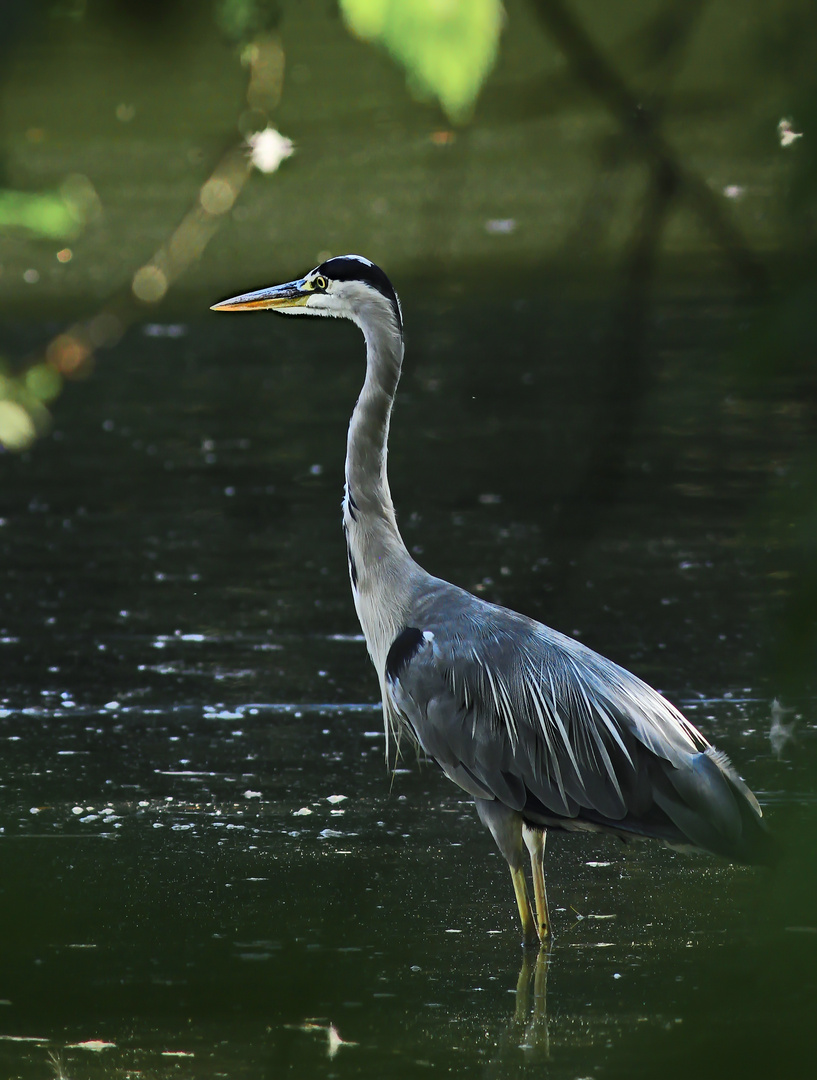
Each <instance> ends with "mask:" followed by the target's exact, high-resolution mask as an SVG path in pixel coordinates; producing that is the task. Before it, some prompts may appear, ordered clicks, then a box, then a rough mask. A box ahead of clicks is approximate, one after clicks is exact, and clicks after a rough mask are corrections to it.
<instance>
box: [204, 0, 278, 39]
mask: <svg viewBox="0 0 817 1080" xmlns="http://www.w3.org/2000/svg"><path fill="white" fill-rule="evenodd" d="M213 16H214V18H215V21H216V26H218V28H219V30H220V31H221V32H222V34H224V36H225V37H227V38H229V39H230V41H234V42H237V43H239V44H244V43H245V42H247V41H251V40H252V39H253V38H254V37H257V36H258V35H259V34H265V33H269V32H270V31H271V30H275V29H276V28H277V27H278V24H279V22H280V21H281V9H280V5H279V3H278V0H216V2H215V4H214V6H213Z"/></svg>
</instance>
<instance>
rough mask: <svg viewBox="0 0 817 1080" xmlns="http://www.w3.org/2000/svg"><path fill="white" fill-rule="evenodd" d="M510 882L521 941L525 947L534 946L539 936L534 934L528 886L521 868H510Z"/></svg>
mask: <svg viewBox="0 0 817 1080" xmlns="http://www.w3.org/2000/svg"><path fill="white" fill-rule="evenodd" d="M511 880H512V881H513V891H514V893H515V894H516V903H517V906H518V908H519V918H520V919H521V920H522V940H523V942H524V943H525V945H535V944H536V943H537V942H538V941H539V935H538V934H537V933H536V923H535V922H534V921H533V912H532V911H531V906H530V897H529V896H528V886H527V883H526V882H525V873H524V871H523V870H522V867H521V866H518V867H517V868H516V869H515V870H514V869H513V867H511Z"/></svg>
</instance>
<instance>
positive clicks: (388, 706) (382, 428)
mask: <svg viewBox="0 0 817 1080" xmlns="http://www.w3.org/2000/svg"><path fill="white" fill-rule="evenodd" d="M259 309H260V310H264V309H271V310H273V311H278V312H285V313H287V314H291V315H323V316H330V317H334V318H345V319H351V321H352V322H354V323H356V324H357V326H359V327H360V329H361V330H362V331H363V336H364V338H365V342H366V376H365V380H364V383H363V388H362V390H361V392H360V397H359V398H358V401H357V404H356V405H355V408H354V411H353V413H352V418H351V422H350V425H349V433H348V439H347V445H346V483H345V492H344V499H343V529H344V532H345V534H346V546H347V553H348V562H349V576H350V579H351V584H352V595H353V597H354V603H355V608H356V610H357V614H358V617H359V619H360V624H361V627H362V629H363V634H364V636H365V639H366V645H367V647H368V650H369V655H370V657H371V659H372V663H373V664H374V667H375V670H376V671H377V676H378V679H379V681H380V692H381V695H382V699H383V712H384V718H385V726H386V734H387V740H388V736H389V735H390V734H392V735H399V733H400V732H403V731H406V732H408V733H410V735H411V736H412V738H413V739H414V740H415V741H416V743H417V744H419V746H420V747H421V748H422V750H423V752H424V753H425V754H426V755H428V756H429V757H430V758H433V759H434V760H435V761H436V762H437V764H438V765H439V766H440V768H441V769H442V771H443V772H444V773H445V774H446V776H448V777H449V778H450V779H451V780H453V781H454V783H455V784H458V785H459V786H460V788H462V789H463V790H464V791H466V792H467V793H468V794H469V795H471V796H473V798H474V801H475V803H476V808H477V811H478V813H479V817H480V818H481V820H482V821H483V823H484V824H485V825H486V826H487V827H488V829H489V830H490V831H491V833H492V834H493V837H494V840H495V841H496V844H497V847H498V848H499V850H500V851H501V853H502V855H504V857H505V859H506V860H507V862H508V865H509V867H510V871H511V877H512V880H513V887H514V892H515V895H516V902H517V905H518V907H519V915H520V919H521V922H522V932H523V937H524V941H525V943H526V944H535V943H536V942H537V941H542V942H544V941H546V940H547V939H548V937H549V936H550V934H551V922H550V916H549V914H548V905H547V897H546V893H545V877H544V866H543V861H544V851H545V835H546V832H547V830H548V829H562V830H567V831H581V830H590V831H597V832H606V833H612V834H614V835H615V836H618V837H620V838H621V839H625V840H626V839H631V838H633V837H654V838H656V839H658V840H660V841H663V842H664V843H666V844H668V845H670V846H678V847H692V848H700V849H704V850H706V851H710V852H714V853H716V854H719V855H723V856H725V857H727V858H730V859H733V860H737V861H745V862H750V861H754V859H755V858H756V857H757V856H758V854H759V853H760V854H762V853H763V851H764V850H765V847H766V846H767V843H766V841H767V833H766V831H765V825H764V824H763V823H762V821H761V816H762V815H761V810H760V807H759V806H758V803H757V800H756V799H755V797H754V795H753V794H752V792H751V791H750V790H749V788H748V787H747V785H746V784H745V783H744V782H743V780H742V779H741V778H740V777H739V776H738V774H737V772H736V771H735V770H734V769H733V767H732V766H731V764H730V763H729V761H728V759H727V758H726V756H725V755H724V754H723V753H720V752H719V751H717V750H715V748H714V747H713V746H711V745H710V744H709V743H708V742H707V740H706V739H705V738H704V737H703V735H702V734H701V733H700V732H699V731H698V730H697V729H696V728H695V727H693V725H692V724H691V723H690V722H689V721H688V720H687V719H686V718H685V717H684V716H683V715H682V714H681V713H680V712H679V711H678V709H676V708H675V707H674V706H673V705H671V704H670V703H669V702H668V701H667V700H666V699H665V698H663V697H662V696H661V695H660V694H659V693H658V692H657V691H656V690H654V689H653V688H652V687H651V686H648V685H647V684H646V683H645V682H643V681H642V680H641V679H639V678H637V677H636V676H635V675H632V674H631V673H630V672H629V671H626V670H625V669H624V668H622V667H619V666H618V665H617V664H614V663H613V662H612V661H610V660H607V659H605V658H604V657H603V656H600V655H599V654H598V653H596V652H593V651H592V650H591V649H589V648H587V647H586V646H585V645H583V644H581V643H580V642H578V641H576V640H575V639H574V638H569V637H566V636H565V635H563V634H561V633H558V632H557V631H555V630H551V629H550V628H549V627H547V626H544V625H542V624H541V623H539V622H536V621H534V620H533V619H530V618H527V617H525V616H524V615H520V614H518V613H517V612H515V611H510V610H508V609H507V608H502V607H498V606H496V605H494V604H490V603H487V602H486V601H485V600H481V599H479V598H478V597H476V596H473V595H471V594H470V593H468V592H466V591H465V590H464V589H460V588H458V587H457V586H455V585H451V584H449V583H448V582H446V581H441V580H440V579H439V578H435V577H432V576H431V575H430V574H428V573H426V571H425V570H423V569H422V567H420V566H419V565H418V564H417V563H416V562H415V560H414V559H413V558H412V557H411V555H410V554H409V552H408V550H407V548H406V545H405V544H404V542H403V540H402V537H401V536H400V532H399V530H398V528H397V519H396V516H395V511H394V504H393V502H392V498H391V493H390V491H389V481H388V476H387V472H386V457H387V447H388V435H389V421H390V417H391V412H392V404H393V402H394V396H395V392H396V390H397V383H398V380H399V378H400V371H401V367H402V363H403V316H402V311H401V308H400V302H399V300H398V298H397V294H396V293H395V291H394V289H393V287H392V285H391V282H390V281H389V279H388V278H387V277H386V275H385V274H384V272H383V271H382V270H381V269H380V268H379V267H378V266H375V265H374V264H373V263H371V262H370V261H369V260H368V259H365V258H363V257H362V256H360V255H345V256H341V257H337V258H331V259H329V260H327V261H326V262H323V263H322V264H321V265H320V266H317V267H316V268H315V269H314V270H310V271H309V273H308V274H306V275H305V276H304V277H302V278H299V279H297V280H296V281H291V282H288V283H286V284H284V285H275V286H272V287H271V288H265V289H260V290H258V291H256V292H250V293H245V294H243V295H241V296H236V297H233V298H232V299H230V300H224V301H222V302H221V303H219V304H215V305H214V310H216V311H255V310H259ZM387 753H388V750H387ZM526 850H527V854H528V856H529V858H530V862H531V868H532V878H533V890H534V903H535V916H534V913H533V909H532V907H531V902H530V897H529V893H528V888H527V883H526V878H525V872H524V864H525V852H526Z"/></svg>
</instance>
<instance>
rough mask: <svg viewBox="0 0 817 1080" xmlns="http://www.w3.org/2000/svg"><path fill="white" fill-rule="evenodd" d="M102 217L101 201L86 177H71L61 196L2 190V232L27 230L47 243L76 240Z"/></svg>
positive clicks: (64, 183)
mask: <svg viewBox="0 0 817 1080" xmlns="http://www.w3.org/2000/svg"><path fill="white" fill-rule="evenodd" d="M98 213H99V199H98V197H97V194H96V191H95V190H94V187H93V184H91V182H90V180H89V179H88V178H87V177H86V176H80V175H78V174H77V175H73V176H68V177H66V179H65V180H64V181H63V183H62V184H61V185H60V190H59V192H47V193H44V194H42V193H36V192H27V191H8V190H3V189H0V229H25V230H27V231H28V232H30V233H33V234H34V235H35V236H40V237H43V238H44V239H47V240H74V239H75V238H76V237H77V236H79V234H80V233H81V232H82V230H83V228H84V227H85V225H86V224H87V223H88V221H90V220H91V219H93V218H94V217H96V215H97V214H98Z"/></svg>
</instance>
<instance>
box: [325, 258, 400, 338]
mask: <svg viewBox="0 0 817 1080" xmlns="http://www.w3.org/2000/svg"><path fill="white" fill-rule="evenodd" d="M316 270H317V272H318V273H319V274H323V276H324V277H328V278H331V279H332V280H333V281H364V282H365V283H366V284H367V285H370V286H371V287H372V288H373V289H376V290H377V291H378V292H379V293H380V294H381V296H385V297H386V299H387V300H390V301H391V305H392V307H393V308H394V314H395V318H396V319H397V325H398V326H399V327H400V329H401V330H402V329H403V318H402V314H401V312H400V304H399V303H398V300H397V293H396V292H395V291H394V286H393V285H392V283H391V282H390V281H389V279H388V278H387V277H386V275H385V274H384V273H383V271H382V270H381V269H380V267H379V266H375V264H374V263H373V262H369V260H368V259H364V258H363V257H362V256H359V255H338V256H337V257H336V258H334V259H327V260H326V262H324V263H321V265H320V266H318V267H316Z"/></svg>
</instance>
